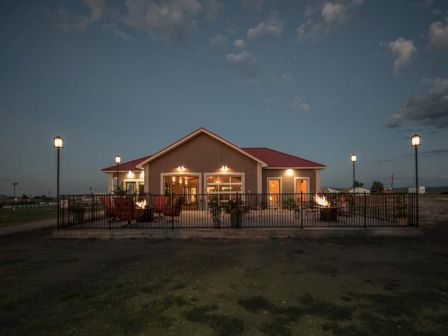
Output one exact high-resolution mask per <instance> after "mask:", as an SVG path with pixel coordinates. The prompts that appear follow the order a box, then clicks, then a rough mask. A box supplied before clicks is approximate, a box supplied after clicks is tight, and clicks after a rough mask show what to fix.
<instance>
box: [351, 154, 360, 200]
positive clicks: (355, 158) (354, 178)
mask: <svg viewBox="0 0 448 336" xmlns="http://www.w3.org/2000/svg"><path fill="white" fill-rule="evenodd" d="M350 159H351V160H352V164H353V193H354V192H355V181H356V176H355V164H356V161H357V160H358V157H357V156H356V154H355V153H353V154H352V156H351V158H350Z"/></svg>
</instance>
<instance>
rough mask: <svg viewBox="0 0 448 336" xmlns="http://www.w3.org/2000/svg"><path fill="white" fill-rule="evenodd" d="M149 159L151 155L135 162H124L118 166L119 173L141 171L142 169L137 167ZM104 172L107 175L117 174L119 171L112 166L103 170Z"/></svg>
mask: <svg viewBox="0 0 448 336" xmlns="http://www.w3.org/2000/svg"><path fill="white" fill-rule="evenodd" d="M149 157H151V155H148V156H144V157H142V158H140V159H135V160H132V161H128V162H123V163H122V164H119V165H118V171H119V172H128V171H136V170H139V169H140V168H137V165H138V164H139V163H140V162H143V161H144V160H146V159H147V158H149ZM102 171H103V172H105V173H115V172H116V171H117V166H116V165H114V166H110V167H107V168H104V169H102Z"/></svg>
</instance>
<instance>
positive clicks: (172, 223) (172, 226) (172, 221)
mask: <svg viewBox="0 0 448 336" xmlns="http://www.w3.org/2000/svg"><path fill="white" fill-rule="evenodd" d="M173 195H174V193H171V197H170V199H171V201H170V203H171V212H173V211H174V209H173V198H174V197H173ZM171 230H174V216H172V217H171Z"/></svg>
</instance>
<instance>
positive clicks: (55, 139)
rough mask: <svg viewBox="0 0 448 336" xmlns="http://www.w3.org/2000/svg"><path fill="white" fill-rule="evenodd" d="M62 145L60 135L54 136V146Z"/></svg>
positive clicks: (62, 141) (60, 146) (62, 140)
mask: <svg viewBox="0 0 448 336" xmlns="http://www.w3.org/2000/svg"><path fill="white" fill-rule="evenodd" d="M62 147H64V139H63V138H62V137H61V136H59V135H58V136H55V137H54V148H62Z"/></svg>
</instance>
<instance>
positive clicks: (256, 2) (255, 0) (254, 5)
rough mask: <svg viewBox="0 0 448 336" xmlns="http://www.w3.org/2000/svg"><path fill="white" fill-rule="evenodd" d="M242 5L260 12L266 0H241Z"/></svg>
mask: <svg viewBox="0 0 448 336" xmlns="http://www.w3.org/2000/svg"><path fill="white" fill-rule="evenodd" d="M241 6H242V7H243V8H244V9H245V10H249V11H252V10H254V11H257V12H260V11H261V10H262V9H263V6H264V0H241Z"/></svg>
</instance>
